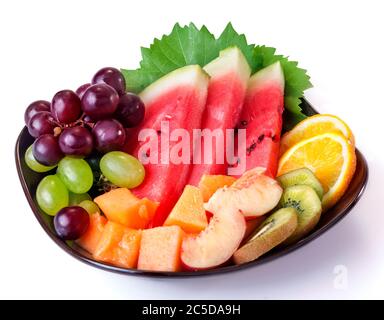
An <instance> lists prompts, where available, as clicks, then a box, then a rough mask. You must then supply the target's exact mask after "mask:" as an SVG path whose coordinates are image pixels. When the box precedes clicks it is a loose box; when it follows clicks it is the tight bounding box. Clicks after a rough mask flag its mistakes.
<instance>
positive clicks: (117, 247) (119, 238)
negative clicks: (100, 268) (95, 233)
mask: <svg viewBox="0 0 384 320" xmlns="http://www.w3.org/2000/svg"><path fill="white" fill-rule="evenodd" d="M140 241H141V230H135V229H130V228H127V227H125V226H123V225H121V224H119V223H116V222H112V221H108V222H107V224H106V225H105V227H104V231H103V233H102V235H101V238H100V241H99V243H98V245H97V247H96V249H95V252H94V254H93V256H94V258H95V259H96V260H99V261H104V262H108V263H111V264H113V265H115V266H119V267H123V268H136V266H137V259H138V257H139V250H140Z"/></svg>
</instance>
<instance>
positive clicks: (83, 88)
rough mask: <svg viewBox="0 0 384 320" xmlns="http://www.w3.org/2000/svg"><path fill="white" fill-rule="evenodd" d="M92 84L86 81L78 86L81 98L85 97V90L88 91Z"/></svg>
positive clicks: (78, 93)
mask: <svg viewBox="0 0 384 320" xmlns="http://www.w3.org/2000/svg"><path fill="white" fill-rule="evenodd" d="M90 86H91V84H90V83H86V84H83V85H81V86H80V87H78V88H77V90H76V94H77V95H78V96H79V98H80V99H81V98H82V97H83V94H84V92H85V91H87V89H88V88H89V87H90Z"/></svg>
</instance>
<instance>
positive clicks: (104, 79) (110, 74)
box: [92, 67, 125, 96]
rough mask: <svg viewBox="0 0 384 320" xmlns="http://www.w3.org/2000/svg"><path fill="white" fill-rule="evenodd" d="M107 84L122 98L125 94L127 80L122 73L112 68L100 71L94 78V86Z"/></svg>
mask: <svg viewBox="0 0 384 320" xmlns="http://www.w3.org/2000/svg"><path fill="white" fill-rule="evenodd" d="M96 83H106V84H108V85H110V86H111V87H112V88H114V89H115V90H116V91H117V93H118V94H119V95H120V96H121V95H122V94H124V92H125V79H124V76H123V75H122V74H121V72H120V71H119V70H118V69H116V68H112V67H106V68H103V69H100V70H99V71H97V72H96V74H95V75H94V76H93V79H92V84H96Z"/></svg>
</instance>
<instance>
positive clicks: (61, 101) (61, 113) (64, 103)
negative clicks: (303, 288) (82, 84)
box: [51, 90, 81, 124]
mask: <svg viewBox="0 0 384 320" xmlns="http://www.w3.org/2000/svg"><path fill="white" fill-rule="evenodd" d="M51 112H52V115H53V117H54V118H55V119H56V120H57V121H58V122H60V123H63V124H69V123H72V122H75V121H76V120H77V119H79V117H80V115H81V102H80V98H79V97H78V96H77V94H76V93H74V92H73V91H71V90H62V91H59V92H58V93H56V94H55V96H54V97H53V99H52V104H51Z"/></svg>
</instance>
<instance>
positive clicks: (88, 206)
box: [79, 200, 100, 214]
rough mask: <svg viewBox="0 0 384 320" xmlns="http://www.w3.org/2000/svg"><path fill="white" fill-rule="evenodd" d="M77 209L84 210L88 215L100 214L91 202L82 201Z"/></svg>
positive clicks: (95, 205)
mask: <svg viewBox="0 0 384 320" xmlns="http://www.w3.org/2000/svg"><path fill="white" fill-rule="evenodd" d="M79 207H82V208H84V209H85V210H86V211H87V212H88V213H89V214H93V213H100V209H99V207H98V206H97V204H96V203H94V202H93V201H91V200H84V201H82V202H80V203H79Z"/></svg>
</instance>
